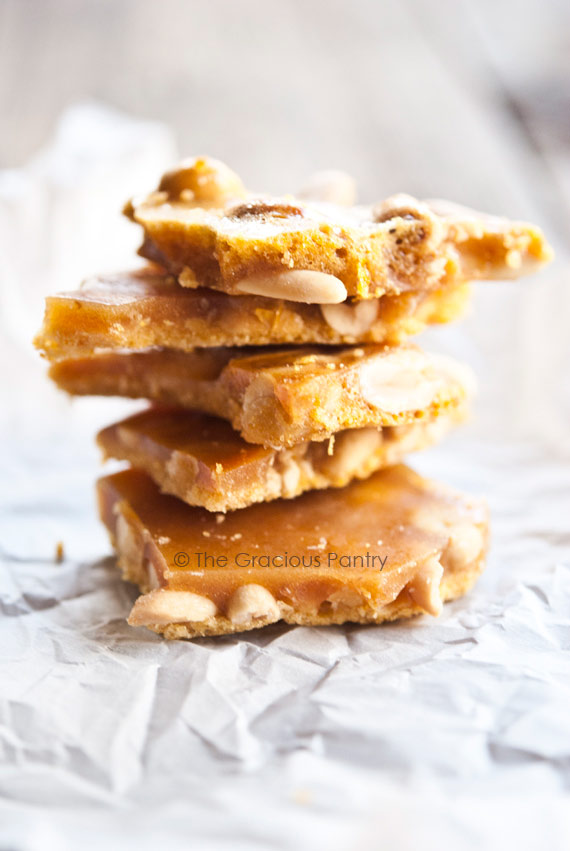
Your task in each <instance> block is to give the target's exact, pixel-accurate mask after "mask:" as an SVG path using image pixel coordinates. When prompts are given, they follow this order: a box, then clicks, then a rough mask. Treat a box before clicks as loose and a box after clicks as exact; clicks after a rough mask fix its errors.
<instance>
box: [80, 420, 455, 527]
mask: <svg viewBox="0 0 570 851" xmlns="http://www.w3.org/2000/svg"><path fill="white" fill-rule="evenodd" d="M461 413H462V409H461V408H459V409H454V410H452V411H450V412H442V413H441V414H440V416H439V417H438V419H437V420H436V421H434V422H426V421H419V422H417V423H412V424H411V425H404V426H394V427H392V428H390V427H387V428H380V429H378V428H362V429H350V430H347V431H341V432H339V433H338V434H337V435H336V436H335V440H334V442H333V443H332V445H331V446H330V447H329V445H328V444H327V443H316V442H305V443H300V444H299V445H297V446H294V447H292V448H291V449H281V450H276V449H270V448H264V447H262V446H255V445H254V444H252V443H246V442H245V441H244V440H243V438H241V437H240V436H239V434H238V433H237V432H235V431H234V430H233V429H232V427H231V425H230V424H229V423H227V422H225V421H224V420H221V419H218V418H216V417H210V416H207V415H206V414H200V413H197V412H196V411H188V410H184V409H182V408H150V409H149V410H147V411H143V412H142V413H140V414H135V415H134V416H132V417H129V418H128V419H126V420H123V421H122V422H119V423H115V424H114V425H112V426H109V427H108V428H105V429H103V431H101V432H100V433H99V435H98V438H97V442H98V443H99V446H100V447H101V448H102V449H103V451H104V453H105V456H106V457H108V458H109V457H112V458H119V459H121V460H124V461H128V462H129V463H130V464H132V466H134V467H137V468H139V469H141V470H144V471H145V472H146V473H148V474H149V475H150V476H151V477H152V478H153V479H154V481H155V482H156V483H157V484H158V485H159V487H160V488H161V489H162V490H163V491H165V492H166V493H170V494H173V495H174V496H178V497H180V499H183V500H184V501H185V502H187V503H189V504H190V505H201V506H203V507H204V508H207V509H208V510H209V511H218V512H225V511H230V510H233V509H236V508H245V507H246V506H248V505H251V504H253V503H255V502H268V501H269V500H272V499H278V498H279V497H286V498H291V497H294V496H297V495H298V494H300V493H303V492H304V491H307V490H312V489H316V488H318V489H320V488H327V487H342V486H343V485H346V484H347V483H348V482H350V481H351V480H352V479H354V478H359V479H361V478H365V477H366V476H369V475H370V474H371V473H373V472H374V471H375V470H379V469H380V468H382V467H387V466H389V465H392V464H396V463H398V462H399V461H401V460H402V458H403V457H404V455H406V454H407V453H408V452H415V451H417V450H419V449H423V448H424V447H426V446H429V445H431V444H432V443H435V442H436V441H438V440H440V439H441V438H442V437H443V436H444V434H445V433H446V431H448V430H449V428H450V427H451V426H452V425H453V424H454V422H456V421H457V419H458V418H459V416H460V414H461Z"/></svg>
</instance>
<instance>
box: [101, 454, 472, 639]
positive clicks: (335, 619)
mask: <svg viewBox="0 0 570 851" xmlns="http://www.w3.org/2000/svg"><path fill="white" fill-rule="evenodd" d="M98 495H99V504H100V511H101V517H102V519H103V522H104V523H105V525H106V526H107V528H108V530H109V533H110V536H111V540H112V542H113V544H114V546H115V548H116V550H117V555H118V562H119V566H120V568H121V570H122V572H123V576H124V578H125V579H127V580H129V581H131V582H135V583H136V584H137V585H138V586H139V587H140V589H141V591H142V592H143V594H142V596H140V597H139V598H138V599H137V601H136V602H135V604H134V607H133V609H132V611H131V614H130V616H129V623H130V624H131V625H133V626H146V627H148V628H149V629H151V630H154V631H155V632H159V633H163V634H164V635H165V636H166V637H167V638H193V637H196V636H203V635H220V634H224V633H231V632H240V631H242V630H248V629H254V628H255V627H259V626H264V625H266V624H270V623H274V622H276V621H279V620H283V621H286V622H287V623H292V624H305V625H311V624H314V625H325V624H341V623H344V622H350V621H352V622H358V623H368V622H370V623H379V622H381V621H386V620H394V619H396V618H400V617H409V616H412V615H416V614H420V613H422V612H427V613H429V614H432V615H437V614H438V613H439V612H440V610H441V606H442V603H443V602H444V601H445V600H450V599H454V598H456V597H459V596H460V595H461V594H464V593H465V592H466V591H467V590H468V589H469V588H470V587H471V586H472V585H473V584H474V582H475V580H476V578H477V576H478V575H479V573H480V572H481V570H482V569H483V567H484V562H485V550H486V541H487V532H488V526H487V512H486V508H485V505H484V503H482V502H481V501H479V500H475V499H472V498H470V497H467V496H465V495H463V494H461V493H458V492H456V491H453V490H451V489H449V488H446V487H444V486H442V485H439V484H436V483H434V482H432V481H429V480H427V479H423V478H422V477H421V476H419V475H417V474H416V473H414V472H413V471H412V470H410V469H409V468H407V467H405V466H402V465H400V466H397V467H390V468H388V469H386V470H382V471H380V472H378V473H375V474H374V475H372V476H371V477H370V478H368V479H366V480H364V481H357V482H353V483H352V484H350V485H348V486H346V487H344V488H340V489H329V490H322V491H311V492H309V493H306V494H304V495H302V496H300V497H297V498H296V499H294V500H275V501H273V502H267V503H261V504H257V505H252V506H250V507H249V508H244V509H242V510H241V511H236V512H233V513H231V514H226V515H223V514H213V513H211V512H208V511H206V510H205V509H203V508H197V507H193V506H189V505H187V504H186V503H184V502H182V501H181V500H179V499H177V498H176V497H172V496H167V495H165V494H162V493H161V492H160V491H159V489H158V486H157V485H156V484H155V483H154V482H153V481H152V479H151V478H150V477H149V476H148V475H147V474H146V473H143V472H142V471H139V470H133V469H130V470H125V471H124V472H121V473H117V474H115V475H113V476H108V477H106V478H103V479H101V480H100V481H99V483H98Z"/></svg>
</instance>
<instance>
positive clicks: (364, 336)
mask: <svg viewBox="0 0 570 851" xmlns="http://www.w3.org/2000/svg"><path fill="white" fill-rule="evenodd" d="M468 300H469V286H468V285H467V284H464V283H457V284H454V285H449V286H446V287H442V288H441V289H439V290H434V291H431V292H423V293H419V294H418V293H403V294H401V295H385V296H382V297H381V298H379V299H372V300H370V301H360V302H347V303H345V304H329V305H319V304H302V303H300V302H293V301H284V300H283V299H270V298H264V297H263V296H256V295H249V296H243V297H242V298H235V297H234V296H231V295H227V294H226V293H222V292H216V290H211V289H204V288H201V289H195V290H194V289H188V288H183V287H180V286H178V284H177V283H176V281H175V279H174V278H173V277H172V276H170V275H168V274H166V273H165V272H164V271H162V270H160V269H158V268H157V267H148V268H146V269H139V270H137V271H133V272H125V273H122V274H115V275H100V276H98V277H95V278H91V279H89V280H87V281H86V282H85V283H84V284H83V286H82V287H81V289H80V290H78V291H77V292H70V293H60V294H59V295H54V296H48V298H47V299H46V312H45V318H44V324H43V328H42V330H41V332H40V333H39V334H38V336H37V338H36V341H35V342H36V346H37V347H38V348H40V349H43V351H44V352H45V354H46V356H47V357H48V358H49V359H50V360H59V359H61V358H64V357H83V356H85V355H89V354H91V353H92V352H93V351H94V350H96V349H115V348H122V349H146V348H149V347H150V346H163V347H166V348H170V349H180V350H181V351H192V349H195V348H196V347H197V346H246V345H254V346H260V345H270V344H273V343H281V344H283V343H327V344H329V343H333V344H334V343H361V342H370V343H390V344H391V345H394V344H397V343H400V342H401V341H402V340H404V339H406V337H409V336H410V335H411V334H417V333H418V332H419V331H421V330H422V329H423V328H425V327H426V325H430V324H433V323H436V322H449V321H450V320H451V319H455V318H456V317H457V316H459V315H460V314H461V313H462V312H463V310H464V309H465V307H466V305H467V303H468Z"/></svg>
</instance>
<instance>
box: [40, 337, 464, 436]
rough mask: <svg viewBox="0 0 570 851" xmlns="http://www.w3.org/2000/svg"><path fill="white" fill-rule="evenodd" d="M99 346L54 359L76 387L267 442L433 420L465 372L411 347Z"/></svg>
mask: <svg viewBox="0 0 570 851" xmlns="http://www.w3.org/2000/svg"><path fill="white" fill-rule="evenodd" d="M251 352H252V350H245V351H244V350H241V349H233V350H232V349H226V348H223V349H197V350H196V351H195V352H177V351H172V350H169V349H150V350H148V351H145V352H133V353H120V352H110V353H109V352H108V353H101V354H96V355H93V356H92V357H88V358H78V359H71V360H64V361H59V362H56V363H55V364H53V365H52V367H51V368H50V373H49V374H50V376H51V378H52V379H53V380H54V381H55V382H56V384H58V386H59V387H61V388H62V389H64V390H66V391H67V392H69V393H73V394H76V395H108V396H109V395H110V396H127V397H134V398H146V399H152V400H154V401H159V402H167V403H169V404H176V405H179V406H181V407H188V408H193V409H195V410H199V411H203V412H205V413H210V414H215V415H217V416H219V417H222V418H223V419H227V420H229V421H230V422H231V424H232V426H233V427H234V428H235V429H236V430H237V431H239V432H240V434H241V435H242V437H243V438H244V440H246V441H248V442H249V443H256V444H260V445H262V446H271V447H274V448H276V449H281V448H283V447H288V446H294V445H295V444H297V443H303V442H304V441H312V440H317V441H319V440H327V439H331V438H332V437H333V436H334V435H335V434H336V433H337V432H339V431H343V430H344V429H352V428H363V427H365V426H375V427H377V428H378V427H384V426H397V425H407V424H409V423H413V422H416V421H417V420H435V419H437V417H438V415H439V414H440V412H442V411H445V410H449V409H454V408H458V407H459V406H462V405H463V404H464V402H465V399H466V397H467V396H468V395H469V392H470V389H471V386H472V383H473V378H472V374H471V372H470V370H469V369H468V368H466V367H463V366H461V365H460V364H457V363H455V361H453V360H451V359H450V358H446V357H442V356H440V355H430V354H427V353H425V352H422V351H420V350H419V349H416V348H413V347H397V348H385V347H382V346H374V345H368V346H363V347H362V348H354V347H347V348H333V347H331V348H291V349H277V350H275V349H266V350H263V349H261V350H256V349H253V354H252V353H251Z"/></svg>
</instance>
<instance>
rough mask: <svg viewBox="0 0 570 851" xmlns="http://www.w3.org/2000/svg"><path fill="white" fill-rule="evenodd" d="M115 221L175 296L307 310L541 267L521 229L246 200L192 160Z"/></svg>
mask: <svg viewBox="0 0 570 851" xmlns="http://www.w3.org/2000/svg"><path fill="white" fill-rule="evenodd" d="M200 181H202V183H201V182H200ZM200 186H203V187H204V191H201V190H200ZM125 214H126V215H127V216H128V217H129V218H131V219H132V220H133V221H135V222H137V223H138V224H140V225H141V226H142V228H143V230H144V242H143V246H142V248H141V249H140V253H141V254H142V255H143V256H144V257H146V258H147V259H149V260H153V261H157V262H158V263H160V264H161V265H163V266H165V267H166V268H167V269H168V270H169V271H171V272H172V273H173V274H175V275H177V276H178V278H179V282H180V283H181V284H182V285H183V286H186V287H198V286H205V287H212V288H214V289H218V290H222V291H224V292H228V293H232V294H234V295H244V294H255V295H263V296H267V297H269V298H277V299H286V300H289V301H300V302H306V303H313V304H327V303H329V304H336V303H340V302H342V301H344V300H345V299H346V298H347V296H352V297H354V298H359V299H370V298H378V297H380V296H382V295H384V294H385V293H390V294H394V293H401V292H408V291H413V292H420V291H422V290H425V289H433V288H438V287H440V286H441V285H442V283H443V282H446V281H447V282H450V281H455V280H469V279H472V278H473V279H474V278H479V279H480V278H487V279H488V278H517V277H519V276H520V275H522V274H527V273H529V272H533V271H535V270H536V269H537V268H538V267H539V266H540V265H541V264H543V263H545V262H547V261H548V260H550V259H551V256H552V252H551V249H550V247H549V246H548V244H547V243H546V241H545V239H544V236H543V234H542V231H541V230H540V229H539V228H537V227H535V226H534V225H531V224H527V223H525V222H516V221H509V220H508V219H502V218H498V217H494V216H489V215H486V214H483V213H478V212H475V211H473V210H469V209H467V208H465V207H460V206H458V205H455V204H451V203H449V202H445V201H418V200H416V199H415V198H412V197H410V196H408V195H395V196H393V197H391V198H388V199H386V200H385V201H382V202H380V203H378V204H376V205H372V206H346V205H344V204H334V203H328V202H321V201H317V200H312V199H311V198H310V197H309V198H307V197H297V198H295V197H293V196H286V197H283V198H273V197H269V196H257V195H251V194H248V193H247V192H246V191H245V189H244V187H243V185H242V183H241V181H240V179H239V178H238V177H237V175H235V174H233V172H231V171H230V170H229V169H228V168H227V166H225V165H223V164H222V163H218V162H216V161H214V160H209V159H208V158H204V157H203V158H197V159H195V160H187V161H185V162H184V163H183V164H182V165H181V167H180V168H179V169H174V170H173V171H171V172H169V174H168V175H167V176H166V177H165V178H163V180H162V182H161V184H160V187H159V190H158V191H157V192H153V193H152V194H151V195H149V196H148V197H147V198H145V199H142V200H137V199H135V200H133V201H131V202H129V203H128V204H127V206H126V207H125Z"/></svg>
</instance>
